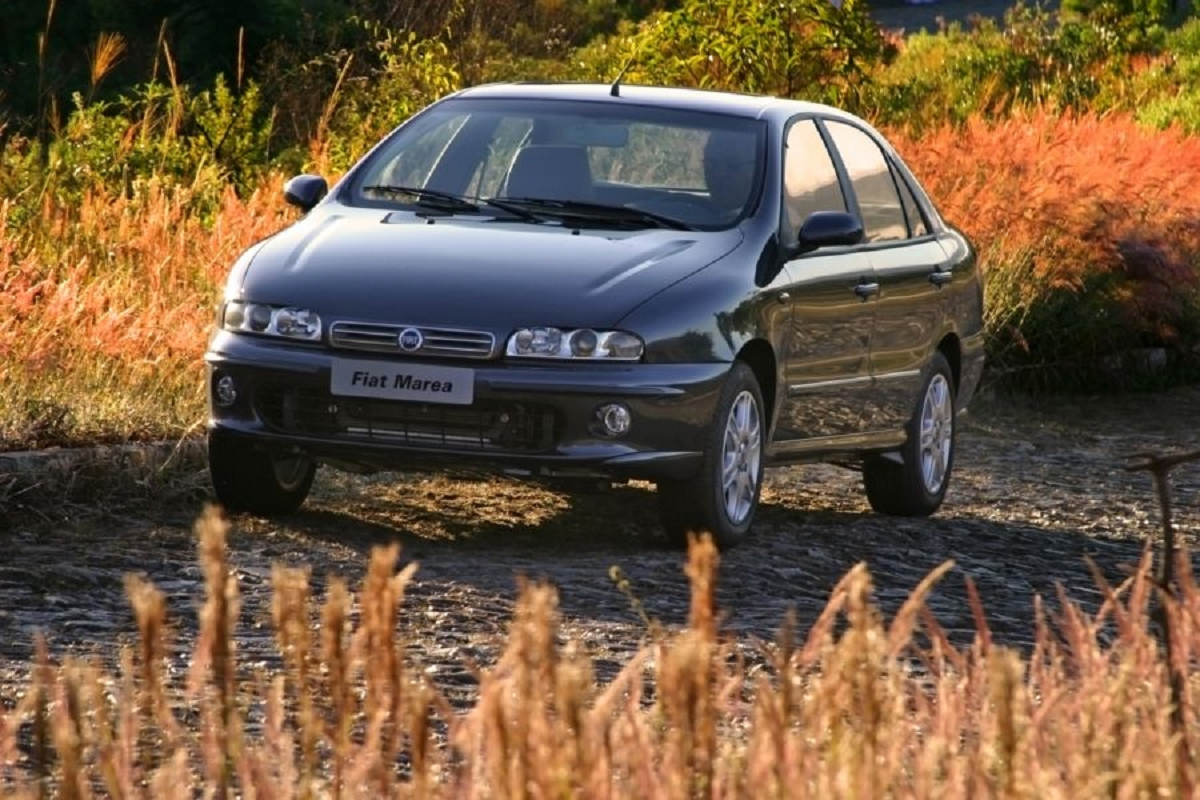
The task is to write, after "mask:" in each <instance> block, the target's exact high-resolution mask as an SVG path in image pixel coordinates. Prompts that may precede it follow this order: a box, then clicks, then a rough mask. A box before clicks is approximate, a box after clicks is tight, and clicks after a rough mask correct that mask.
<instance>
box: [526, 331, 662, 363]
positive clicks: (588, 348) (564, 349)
mask: <svg viewBox="0 0 1200 800" xmlns="http://www.w3.org/2000/svg"><path fill="white" fill-rule="evenodd" d="M645 349H646V346H645V344H644V343H643V342H642V340H641V338H640V337H638V336H635V335H634V334H632V333H628V332H626V331H595V330H592V329H591V328H575V329H563V328H551V327H538V328H521V329H520V330H519V331H516V332H515V333H514V334H513V335H512V336H510V337H508V346H507V347H506V348H505V350H504V352H505V354H506V355H508V356H511V357H514V358H563V359H574V360H585V361H637V360H638V359H640V358H641V357H642V353H643V351H644V350H645Z"/></svg>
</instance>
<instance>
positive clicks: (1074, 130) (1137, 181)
mask: <svg viewBox="0 0 1200 800" xmlns="http://www.w3.org/2000/svg"><path fill="white" fill-rule="evenodd" d="M892 137H893V140H894V142H895V143H896V146H897V147H898V149H899V150H900V151H901V152H902V153H903V155H904V157H905V159H906V161H907V162H908V163H909V165H910V166H911V167H912V168H913V170H914V172H915V173H916V174H917V175H918V176H919V177H920V178H921V179H922V181H923V183H924V184H925V186H926V188H927V189H928V190H929V192H930V194H931V195H932V196H933V197H934V198H935V199H936V201H937V203H938V205H939V207H940V209H941V211H942V212H943V214H944V215H945V216H946V217H947V218H948V219H949V220H951V221H952V222H954V223H955V224H957V225H960V226H961V227H962V228H963V229H964V231H965V232H966V233H967V234H968V235H969V236H970V237H971V238H972V239H973V240H974V242H975V243H976V245H977V247H978V249H979V254H980V260H981V263H982V265H983V267H984V269H985V271H986V273H987V289H988V296H987V312H986V313H987V318H986V324H987V329H988V333H989V337H990V339H991V352H990V355H992V356H993V361H994V363H995V364H996V365H999V366H1014V365H1020V364H1030V363H1032V364H1047V365H1052V364H1054V363H1055V362H1060V361H1063V362H1072V361H1073V362H1075V363H1076V364H1077V365H1083V366H1085V367H1086V366H1087V365H1088V364H1089V362H1090V363H1091V366H1092V367H1093V368H1094V367H1095V366H1096V363H1097V362H1098V361H1100V360H1102V359H1103V358H1105V357H1108V356H1112V355H1114V354H1120V353H1121V351H1123V350H1126V349H1129V348H1135V347H1141V346H1165V347H1167V348H1176V349H1183V350H1185V351H1190V350H1191V349H1192V348H1195V347H1197V346H1200V193H1198V192H1196V190H1195V186H1196V185H1197V182H1198V181H1200V139H1196V138H1195V137H1189V136H1186V135H1184V134H1183V133H1182V132H1180V131H1179V130H1177V129H1168V130H1165V131H1153V130H1148V129H1146V128H1143V127H1140V126H1138V125H1137V124H1136V122H1135V121H1134V120H1133V119H1132V118H1129V117H1126V116H1121V115H1118V114H1112V115H1107V116H1099V115H1096V114H1090V113H1089V114H1078V115H1075V114H1069V113H1068V114H1053V113H1050V112H1048V111H1045V110H1034V111H1029V112H1027V113H1023V114H1018V115H1014V116H1012V117H1010V118H1006V119H1002V120H998V121H997V120H984V119H982V118H979V117H973V118H971V119H969V120H968V121H967V122H966V124H965V125H963V126H961V127H959V126H952V125H949V124H947V125H944V126H942V127H941V128H938V129H935V130H930V131H925V132H923V133H922V134H921V135H920V136H919V137H913V136H910V135H909V134H907V133H905V132H903V131H894V132H893V133H892ZM1188 355H1191V353H1190V352H1189V353H1188ZM1110 377H1112V376H1110Z"/></svg>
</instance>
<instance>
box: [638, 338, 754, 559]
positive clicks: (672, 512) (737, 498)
mask: <svg viewBox="0 0 1200 800" xmlns="http://www.w3.org/2000/svg"><path fill="white" fill-rule="evenodd" d="M765 428H766V423H765V421H764V414H763V400H762V390H761V389H760V388H759V385H758V379H757V378H756V377H755V376H754V371H753V370H752V369H750V367H749V366H747V365H746V364H744V363H742V362H740V361H739V362H736V363H735V364H734V365H733V368H732V369H730V371H729V377H728V378H727V379H726V381H725V385H724V387H722V389H721V397H720V399H719V400H718V402H717V413H716V416H715V417H714V419H713V425H712V428H711V430H710V431H709V434H708V441H707V443H706V447H705V450H704V460H703V465H702V467H701V470H700V474H699V475H697V476H696V477H695V478H692V479H690V480H685V481H660V482H659V484H658V497H659V509H660V512H661V516H662V523H663V527H664V528H665V529H666V533H667V538H668V539H669V540H670V541H671V543H672V544H674V545H684V544H686V543H687V536H688V534H689V533H695V534H700V533H703V532H708V533H711V534H712V537H713V541H714V542H715V543H716V545H717V547H719V548H721V549H725V548H729V547H733V546H734V545H736V544H738V543H739V542H740V541H741V540H742V539H743V538H745V536H746V533H747V532H748V531H749V530H750V524H751V523H752V522H753V521H754V513H755V511H756V510H757V509H758V497H759V493H760V492H761V491H762V477H763V442H764V441H765V436H766V432H765Z"/></svg>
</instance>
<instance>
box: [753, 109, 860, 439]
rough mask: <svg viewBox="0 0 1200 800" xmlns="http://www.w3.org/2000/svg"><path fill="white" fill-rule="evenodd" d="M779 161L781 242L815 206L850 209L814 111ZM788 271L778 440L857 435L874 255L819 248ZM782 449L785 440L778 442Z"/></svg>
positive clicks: (794, 128)
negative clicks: (781, 170)
mask: <svg viewBox="0 0 1200 800" xmlns="http://www.w3.org/2000/svg"><path fill="white" fill-rule="evenodd" d="M783 168H784V176H783V187H784V198H783V207H784V209H785V212H784V214H783V219H782V220H781V221H780V240H781V241H783V242H785V243H795V242H796V240H797V233H798V231H799V229H800V226H801V225H802V224H803V223H804V220H806V219H807V218H808V217H809V215H810V214H812V213H813V212H814V211H842V212H845V211H846V210H847V208H848V206H847V203H846V198H845V194H844V192H843V190H842V186H841V182H840V180H839V178H838V172H837V170H836V168H835V167H834V163H833V159H832V158H831V157H830V154H829V149H828V147H827V146H826V144H825V139H824V137H823V136H822V135H821V131H820V130H819V128H818V127H817V123H816V121H815V120H813V119H812V118H806V117H799V118H797V119H795V120H793V121H792V123H791V125H790V127H789V128H788V131H787V138H786V148H785V151H784V163H783ZM787 274H788V275H789V276H790V280H791V283H790V285H789V286H788V288H787V297H788V300H787V302H788V303H789V305H790V309H791V316H792V323H791V328H790V336H789V337H788V343H787V351H786V353H787V355H786V362H785V365H784V379H785V381H786V386H785V387H784V405H783V407H782V409H781V413H780V414H779V419H778V423H777V426H776V439H777V440H788V441H790V442H791V443H792V445H793V446H798V447H803V446H804V442H805V440H812V439H828V438H829V437H845V436H851V435H854V434H857V433H859V432H860V431H861V429H862V420H863V406H864V403H865V402H866V395H867V392H868V390H869V388H870V383H871V374H870V363H869V358H868V355H869V352H870V344H871V328H872V325H873V321H874V313H875V302H874V294H873V292H872V286H874V277H873V275H872V269H871V262H870V260H869V259H868V256H867V254H866V253H865V252H864V250H863V248H861V247H858V246H853V247H832V248H823V249H821V250H818V251H815V252H812V253H806V254H804V255H801V256H798V257H796V258H794V259H792V260H791V261H789V262H788V264H787ZM780 449H782V450H786V449H788V446H787V445H786V444H784V443H783V441H780Z"/></svg>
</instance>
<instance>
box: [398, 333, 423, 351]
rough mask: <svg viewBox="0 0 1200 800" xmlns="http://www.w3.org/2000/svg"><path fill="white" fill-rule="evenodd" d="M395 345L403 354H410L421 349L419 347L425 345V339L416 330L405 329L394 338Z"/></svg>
mask: <svg viewBox="0 0 1200 800" xmlns="http://www.w3.org/2000/svg"><path fill="white" fill-rule="evenodd" d="M396 343H397V344H399V345H400V349H401V350H403V351H404V352H406V353H412V352H415V351H417V350H420V349H421V345H422V344H424V343H425V337H424V336H423V335H422V334H421V332H420V331H419V330H417V329H416V328H405V329H404V330H402V331H400V335H399V336H398V337H396Z"/></svg>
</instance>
